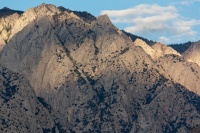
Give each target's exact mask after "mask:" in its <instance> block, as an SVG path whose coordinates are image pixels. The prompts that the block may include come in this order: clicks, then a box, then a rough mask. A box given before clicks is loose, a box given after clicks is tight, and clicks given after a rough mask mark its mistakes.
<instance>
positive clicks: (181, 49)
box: [168, 41, 193, 54]
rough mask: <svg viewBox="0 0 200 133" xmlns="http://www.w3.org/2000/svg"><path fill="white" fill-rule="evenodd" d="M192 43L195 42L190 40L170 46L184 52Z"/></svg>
mask: <svg viewBox="0 0 200 133" xmlns="http://www.w3.org/2000/svg"><path fill="white" fill-rule="evenodd" d="M192 43H193V42H190V41H189V42H186V43H181V44H170V45H168V46H170V47H172V48H173V49H174V50H176V51H177V52H179V53H180V54H182V53H184V52H185V51H186V50H187V49H188V48H189V47H190V46H191V45H192Z"/></svg>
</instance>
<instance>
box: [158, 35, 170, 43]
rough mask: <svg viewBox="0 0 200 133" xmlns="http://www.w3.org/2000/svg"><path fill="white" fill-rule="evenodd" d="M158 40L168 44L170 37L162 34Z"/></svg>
mask: <svg viewBox="0 0 200 133" xmlns="http://www.w3.org/2000/svg"><path fill="white" fill-rule="evenodd" d="M158 41H159V42H161V43H164V44H167V43H168V42H169V38H166V37H164V36H161V37H160V38H159V40H158Z"/></svg>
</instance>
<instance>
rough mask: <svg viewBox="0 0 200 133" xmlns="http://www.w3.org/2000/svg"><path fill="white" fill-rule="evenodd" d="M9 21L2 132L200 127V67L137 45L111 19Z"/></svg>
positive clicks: (36, 11) (58, 15)
mask: <svg viewBox="0 0 200 133" xmlns="http://www.w3.org/2000/svg"><path fill="white" fill-rule="evenodd" d="M9 20H11V18H9V17H6V18H1V19H0V22H1V23H0V24H1V27H2V28H0V29H1V34H0V38H2V42H4V47H3V50H2V51H1V54H0V81H1V82H0V87H1V88H2V89H1V91H0V98H1V99H0V105H2V106H0V122H1V123H3V125H0V130H2V131H3V132H4V131H5V132H6V131H7V132H11V131H16V132H62V133H63V132H101V131H102V132H138V133H144V132H153V133H154V132H160V133H162V132H163V133H166V132H177V133H186V132H188V131H189V130H191V129H192V128H193V127H195V126H197V125H199V123H200V104H199V103H200V96H199V95H198V94H200V91H199V86H200V84H199V83H200V78H199V77H200V67H199V66H198V65H196V64H195V63H189V62H188V61H187V60H185V59H184V58H183V57H182V56H180V55H179V54H177V53H176V51H174V50H173V49H170V48H169V47H168V46H166V45H164V44H160V43H157V44H154V45H148V43H146V42H150V41H148V40H147V41H142V40H140V39H137V38H136V40H135V41H134V42H132V40H131V39H130V38H129V37H128V36H127V35H126V34H125V33H124V32H121V31H120V30H119V29H118V28H117V27H115V26H114V25H113V24H112V23H111V21H110V19H109V18H108V16H107V15H102V16H99V17H97V18H95V17H94V16H91V15H90V14H89V13H87V12H76V11H71V10H69V9H65V8H63V7H58V8H57V7H56V6H54V5H50V4H41V5H39V6H38V7H36V8H32V9H29V10H28V11H26V12H25V13H23V14H22V15H18V17H16V18H15V19H13V20H12V21H9ZM143 40H145V39H143ZM0 42H1V41H0ZM152 43H153V42H152ZM176 68H179V70H176ZM181 76H183V77H185V78H181ZM193 79H195V80H193ZM188 81H189V82H188ZM16 114H17V115H16ZM24 114H25V115H24ZM13 121H14V122H13ZM18 121H19V123H18Z"/></svg>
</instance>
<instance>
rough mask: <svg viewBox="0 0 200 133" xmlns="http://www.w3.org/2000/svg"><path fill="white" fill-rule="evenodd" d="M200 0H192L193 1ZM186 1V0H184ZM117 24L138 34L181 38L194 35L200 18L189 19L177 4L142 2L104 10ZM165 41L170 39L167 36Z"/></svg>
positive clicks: (103, 12)
mask: <svg viewBox="0 0 200 133" xmlns="http://www.w3.org/2000/svg"><path fill="white" fill-rule="evenodd" d="M195 1H200V0H192V2H195ZM182 2H184V1H182ZM101 14H107V15H108V16H109V17H110V18H111V21H112V22H113V23H115V24H125V25H126V27H125V28H124V30H126V31H128V32H131V33H133V34H136V35H140V36H141V35H149V34H155V35H157V36H161V38H158V39H159V40H160V39H162V40H164V38H163V36H167V37H168V39H169V38H170V37H169V36H171V37H173V38H175V37H177V38H180V37H184V36H194V35H196V33H197V32H196V31H194V30H193V27H194V26H197V25H200V20H195V19H193V20H187V19H185V18H184V17H183V16H181V15H180V14H179V13H178V9H177V8H176V7H175V6H171V5H170V6H160V5H157V4H153V5H148V4H141V5H137V6H135V7H132V8H129V9H125V10H104V11H102V12H101ZM164 41H165V42H167V41H169V40H167V39H166V38H165V40H164Z"/></svg>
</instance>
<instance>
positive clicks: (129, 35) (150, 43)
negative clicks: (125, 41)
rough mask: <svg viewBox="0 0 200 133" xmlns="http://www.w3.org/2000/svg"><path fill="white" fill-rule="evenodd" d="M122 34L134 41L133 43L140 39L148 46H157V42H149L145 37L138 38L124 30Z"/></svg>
mask: <svg viewBox="0 0 200 133" xmlns="http://www.w3.org/2000/svg"><path fill="white" fill-rule="evenodd" d="M122 32H123V33H124V34H126V35H127V36H128V37H130V38H131V39H132V41H133V42H134V41H135V40H136V39H140V40H142V41H144V42H145V43H146V44H148V45H149V46H152V45H153V44H155V43H156V42H155V41H152V40H148V39H146V38H143V37H140V36H137V35H133V34H131V33H128V32H126V31H124V30H122Z"/></svg>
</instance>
